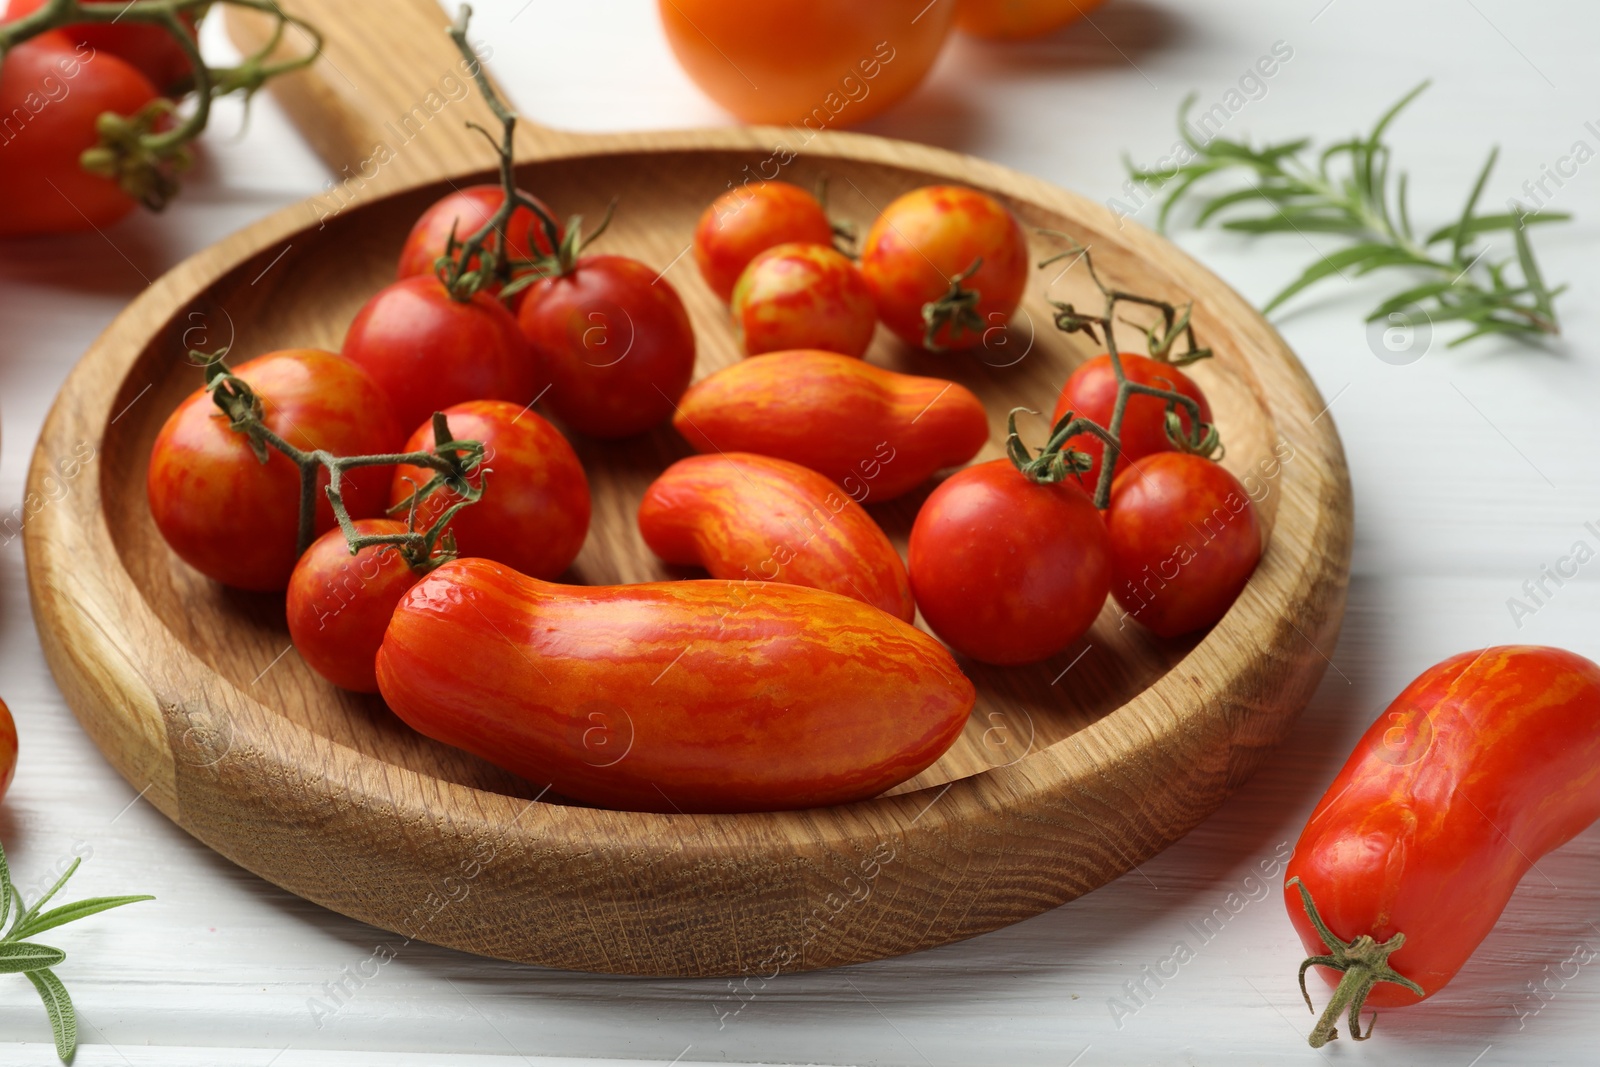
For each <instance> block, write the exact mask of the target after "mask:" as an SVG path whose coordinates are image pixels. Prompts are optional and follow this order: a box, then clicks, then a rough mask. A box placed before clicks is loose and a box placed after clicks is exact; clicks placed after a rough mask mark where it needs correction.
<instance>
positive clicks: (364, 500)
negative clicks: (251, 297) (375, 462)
mask: <svg viewBox="0 0 1600 1067" xmlns="http://www.w3.org/2000/svg"><path fill="white" fill-rule="evenodd" d="M234 374H235V375H237V376H238V377H239V378H241V379H243V380H244V381H245V382H247V383H248V384H249V386H250V387H251V389H253V390H254V391H255V392H256V393H257V394H259V396H260V397H261V400H262V403H263V409H264V410H263V420H262V421H263V422H264V423H265V425H266V427H267V428H268V429H269V430H271V431H273V432H274V433H276V434H278V435H279V436H280V437H282V438H283V439H284V440H286V441H288V442H289V443H290V444H291V445H293V446H295V447H296V448H300V449H306V450H311V449H319V448H320V449H326V450H327V451H329V452H332V453H333V454H335V455H340V456H358V455H376V454H383V453H388V452H393V451H394V450H395V448H396V447H397V446H398V445H399V444H400V435H401V430H400V424H399V423H398V422H396V421H395V417H394V412H393V410H392V409H391V408H390V406H389V401H388V399H387V398H386V397H385V396H384V394H383V392H382V390H380V389H379V388H378V386H377V383H375V382H374V381H373V380H372V378H371V377H370V376H368V375H367V373H366V372H365V371H363V370H362V369H361V368H360V367H358V366H356V365H355V364H354V363H352V362H350V361H349V360H347V359H345V358H343V357H342V356H337V355H335V354H334V353H332V352H322V351H318V350H316V349H309V348H302V349H289V350H287V351H282V352H271V353H268V354H267V355H264V356H259V357H257V358H256V359H252V360H250V361H249V362H247V363H243V364H241V365H240V366H239V367H237V368H236V369H235V370H234ZM390 474H391V471H390V469H389V468H387V467H368V468H362V469H359V470H355V471H351V472H350V473H349V474H348V475H347V476H346V477H345V479H344V482H343V495H344V501H345V504H346V506H347V507H348V508H349V510H350V514H351V515H352V516H353V517H355V518H367V517H371V516H374V515H381V514H382V513H383V509H384V505H385V504H386V503H387V502H388V498H389V478H390ZM327 483H328V475H327V472H326V471H323V472H322V473H321V476H320V482H319V485H320V486H326V485H327ZM146 487H147V492H148V494H149V498H150V512H151V514H152V516H153V517H154V518H155V522H156V527H157V528H158V529H159V530H160V531H161V536H162V537H164V538H166V541H167V544H169V545H171V546H172V550H173V551H174V552H176V553H177V554H178V556H179V557H180V558H182V559H183V560H184V562H186V563H188V564H189V565H190V566H191V567H193V568H195V569H196V570H198V571H200V572H201V573H202V574H204V575H206V576H207V577H208V578H212V579H215V580H216V581H219V582H221V583H222V584H223V585H231V586H235V587H237V588H240V589H256V590H277V589H282V588H283V587H284V586H285V585H286V584H287V583H288V581H289V574H290V572H291V571H293V570H294V565H295V561H296V560H297V559H298V558H299V552H298V551H297V545H296V540H297V538H298V536H299V523H300V469H299V468H298V467H297V466H296V465H295V464H294V462H293V461H292V460H290V459H289V458H288V457H287V456H285V455H283V454H282V453H281V452H278V451H276V450H269V451H268V453H267V462H265V463H262V462H261V461H260V460H258V459H257V458H256V456H255V453H254V452H253V451H251V448H250V441H249V439H248V438H247V437H246V436H245V435H244V434H243V433H239V432H235V431H234V430H231V429H229V428H228V420H227V419H226V418H224V417H223V416H222V414H221V412H220V411H218V409H217V406H216V404H215V403H214V401H213V400H212V396H211V394H210V393H209V392H207V391H206V390H205V389H198V390H196V391H195V392H194V393H192V394H191V395H190V396H189V397H188V399H186V400H185V401H184V402H183V403H182V404H180V405H179V406H178V408H177V410H176V411H174V412H173V413H172V414H171V415H170V416H169V417H168V418H167V421H166V423H165V424H163V425H162V427H161V431H160V432H159V433H158V434H156V440H155V445H154V447H153V448H152V449H151V452H150V470H149V474H148V478H147V482H146ZM333 524H334V518H333V509H332V507H331V506H330V505H329V503H328V500H327V497H326V495H325V494H324V493H322V492H321V490H320V489H319V491H318V493H317V510H316V529H317V530H318V531H322V530H326V529H328V528H329V527H331V526H333Z"/></svg>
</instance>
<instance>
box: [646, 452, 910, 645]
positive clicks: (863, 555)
mask: <svg viewBox="0 0 1600 1067" xmlns="http://www.w3.org/2000/svg"><path fill="white" fill-rule="evenodd" d="M639 532H640V533H642V534H643V535H644V540H645V544H647V545H649V546H650V550H651V551H652V552H654V553H655V554H656V555H658V556H660V557H661V558H662V559H664V560H666V561H667V562H668V563H675V564H678V565H680V566H691V567H704V568H705V569H706V570H707V571H709V572H710V574H711V576H712V577H713V578H732V579H742V580H744V581H772V582H788V583H790V584H791V585H804V586H810V587H811V588H813V589H825V590H827V591H828V592H830V593H838V594H839V595H841V596H847V597H854V598H855V599H856V600H860V601H861V602H863V603H866V604H871V605H872V606H873V607H876V608H879V609H881V610H883V611H887V612H888V613H889V614H891V615H893V616H895V617H896V618H898V619H901V620H902V621H904V622H910V621H911V620H912V619H913V618H915V616H916V613H917V609H916V605H915V604H914V603H913V602H912V599H911V586H910V583H909V582H908V581H907V580H906V568H905V564H903V563H901V562H900V553H899V552H896V551H895V547H894V545H892V544H890V543H889V538H888V537H887V536H886V535H885V534H884V532H883V530H882V529H881V528H880V527H879V526H878V524H877V523H876V522H874V521H873V520H872V516H871V515H868V514H867V510H866V508H863V507H862V506H861V505H860V504H857V503H856V502H855V501H854V500H851V499H850V498H849V497H848V496H846V495H845V493H844V490H842V489H841V488H840V487H839V486H838V485H836V484H835V483H834V482H832V481H830V480H829V479H827V478H825V477H823V476H822V475H820V474H818V473H817V472H816V471H813V470H809V469H807V468H805V467H802V466H800V465H799V464H798V463H790V462H789V461H787V460H782V459H773V458H771V457H770V456H757V455H752V454H751V453H748V452H729V453H726V454H723V455H714V456H690V457H689V458H688V459H681V460H679V461H678V462H676V463H674V464H673V465H672V466H670V467H668V468H667V469H666V470H665V471H664V472H662V474H661V476H660V477H659V478H657V479H656V480H655V481H654V482H652V483H651V484H650V488H648V489H646V490H645V493H644V499H643V501H642V502H641V503H640V505H639Z"/></svg>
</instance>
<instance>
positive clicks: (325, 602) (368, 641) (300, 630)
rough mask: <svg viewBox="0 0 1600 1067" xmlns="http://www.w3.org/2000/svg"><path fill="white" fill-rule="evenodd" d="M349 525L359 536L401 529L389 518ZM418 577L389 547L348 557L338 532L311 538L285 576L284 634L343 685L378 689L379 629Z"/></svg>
mask: <svg viewBox="0 0 1600 1067" xmlns="http://www.w3.org/2000/svg"><path fill="white" fill-rule="evenodd" d="M355 526H356V530H357V532H358V533H361V534H364V535H372V534H399V533H405V532H406V524H405V523H403V522H397V521H395V520H393V519H357V520H356V523H355ZM419 577H421V576H420V575H418V574H417V572H416V571H413V570H412V569H411V567H410V566H409V565H408V564H407V563H406V561H405V558H404V557H403V556H401V554H400V550H399V549H398V548H396V547H395V546H394V545H377V546H374V547H370V548H363V549H362V550H361V551H360V552H358V553H356V554H355V555H354V556H352V555H351V554H350V547H349V545H348V543H347V542H346V541H345V537H344V531H343V530H340V529H338V528H335V529H332V530H329V531H328V532H327V533H325V534H323V535H322V536H321V537H319V538H317V539H316V540H315V541H314V542H312V544H311V547H310V548H308V549H306V554H305V555H303V556H301V557H300V562H299V563H297V564H295V568H294V573H293V574H291V575H290V576H289V593H288V597H287V598H286V607H287V610H288V615H289V637H290V638H291V639H292V640H293V641H294V647H295V648H296V649H297V650H298V651H299V653H300V657H301V658H302V659H304V660H305V661H306V663H307V664H309V665H310V666H311V669H312V670H314V671H316V672H317V673H318V674H320V675H322V676H323V677H324V678H326V679H327V680H328V681H330V682H332V683H333V684H334V685H336V686H338V687H339V688H341V689H351V690H354V691H355V692H357V693H376V692H377V691H378V676H377V674H376V673H375V670H374V667H373V662H374V660H375V658H376V657H377V655H378V646H379V645H381V644H382V643H383V631H384V630H386V629H387V628H388V626H389V619H390V618H391V617H392V616H393V615H394V606H395V605H396V604H398V603H399V602H400V598H401V597H402V596H403V595H405V591H406V590H407V589H410V588H411V587H412V586H413V585H416V584H417V579H418V578H419Z"/></svg>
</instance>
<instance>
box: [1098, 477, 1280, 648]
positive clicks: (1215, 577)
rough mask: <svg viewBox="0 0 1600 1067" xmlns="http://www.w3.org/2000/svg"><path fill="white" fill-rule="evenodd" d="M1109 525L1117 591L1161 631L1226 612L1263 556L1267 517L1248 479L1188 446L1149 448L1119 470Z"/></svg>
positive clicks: (1193, 626)
mask: <svg viewBox="0 0 1600 1067" xmlns="http://www.w3.org/2000/svg"><path fill="white" fill-rule="evenodd" d="M1106 525H1107V527H1108V528H1109V530H1110V531H1111V558H1112V570H1113V575H1112V585H1111V592H1112V594H1113V595H1114V596H1115V597H1116V598H1117V603H1118V604H1121V605H1122V608H1123V611H1124V612H1126V617H1128V618H1133V619H1134V620H1136V621H1138V622H1139V623H1141V624H1142V625H1143V626H1144V627H1145V628H1146V629H1148V630H1151V631H1153V632H1154V633H1156V634H1158V635H1160V636H1161V637H1176V636H1178V635H1179V634H1186V633H1191V632H1193V631H1195V630H1198V629H1201V628H1203V627H1206V626H1210V625H1211V624H1212V623H1214V622H1216V621H1217V620H1218V619H1221V618H1222V616H1224V615H1226V614H1227V612H1228V608H1230V607H1232V606H1233V602H1234V601H1235V600H1236V599H1238V597H1239V593H1240V591H1241V590H1243V589H1244V586H1245V583H1246V582H1248V581H1249V580H1250V575H1251V574H1253V573H1254V572H1255V569H1256V563H1257V562H1258V561H1259V560H1260V559H1261V523H1260V520H1259V519H1258V518H1257V517H1256V510H1255V505H1254V504H1253V503H1251V501H1250V496H1249V494H1248V493H1247V492H1245V488H1244V486H1242V485H1240V484H1239V480H1238V479H1237V478H1235V477H1234V476H1233V475H1232V474H1229V473H1228V472H1227V471H1226V470H1224V469H1223V468H1222V467H1221V466H1220V465H1219V464H1217V463H1214V462H1212V461H1211V460H1209V459H1203V458H1201V457H1200V456H1195V455H1189V454H1186V453H1182V452H1159V453H1157V454H1155V455H1153V456H1148V457H1146V458H1145V459H1142V460H1140V461H1139V463H1138V464H1137V465H1135V466H1133V467H1132V468H1130V469H1129V470H1127V471H1125V472H1124V473H1123V474H1121V475H1119V476H1118V477H1117V479H1116V481H1114V482H1113V483H1112V485H1111V506H1110V507H1109V508H1108V509H1107V511H1106ZM1124 621H1125V620H1124Z"/></svg>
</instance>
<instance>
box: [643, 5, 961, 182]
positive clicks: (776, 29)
mask: <svg viewBox="0 0 1600 1067" xmlns="http://www.w3.org/2000/svg"><path fill="white" fill-rule="evenodd" d="M658 10H659V11H660V13H661V22H662V25H663V26H664V27H665V29H666V32H667V41H668V42H669V43H670V44H671V45H672V51H673V53H674V54H675V55H676V56H677V57H678V62H679V63H680V64H682V65H683V69H684V70H685V71H686V72H687V73H688V75H689V77H690V78H692V79H693V80H694V82H695V84H697V85H698V86H700V88H701V90H702V91H704V92H705V94H706V95H707V96H709V97H711V99H713V100H715V101H716V102H717V103H718V104H720V105H722V106H723V107H724V108H727V109H728V110H729V111H731V112H733V113H734V114H735V115H737V116H738V117H739V118H741V119H743V120H744V121H746V122H756V123H771V124H775V125H782V124H789V123H793V124H794V125H795V127H796V128H797V132H796V135H795V141H796V142H797V143H793V144H791V145H790V146H789V151H790V152H791V156H790V157H789V158H792V152H793V151H798V150H799V149H800V148H801V147H803V145H804V143H805V142H806V141H808V140H809V139H810V136H811V134H808V133H807V131H813V132H814V131H819V130H824V129H838V128H840V127H844V126H850V125H854V124H855V123H858V122H864V121H865V120H867V119H869V118H871V117H872V116H873V115H876V114H878V112H880V111H882V110H883V109H884V108H886V107H888V106H889V105H891V104H893V103H895V102H896V101H897V100H899V99H900V98H901V97H903V96H905V95H906V94H907V93H909V92H910V91H911V90H912V89H914V88H916V86H917V84H918V83H919V82H921V81H922V79H923V76H924V75H926V74H927V72H928V69H929V68H930V67H932V66H933V61H934V60H935V59H936V58H938V55H939V49H940V47H941V46H942V45H943V44H944V40H945V38H946V37H947V36H948V35H949V32H950V24H951V21H952V19H953V18H954V15H955V5H954V4H951V3H937V4H933V5H929V4H928V3H927V0H872V2H871V3H860V2H856V0H766V2H765V3H760V4H751V3H744V2H736V0H660V3H659V5H658ZM780 161H781V162H787V161H788V160H787V159H786V158H784V157H783V156H781V155H777V154H775V155H774V156H773V157H772V158H771V159H770V160H769V161H768V162H769V165H771V164H778V163H779V162H780ZM762 176H763V177H766V176H767V175H766V174H765V173H763V174H762Z"/></svg>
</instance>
